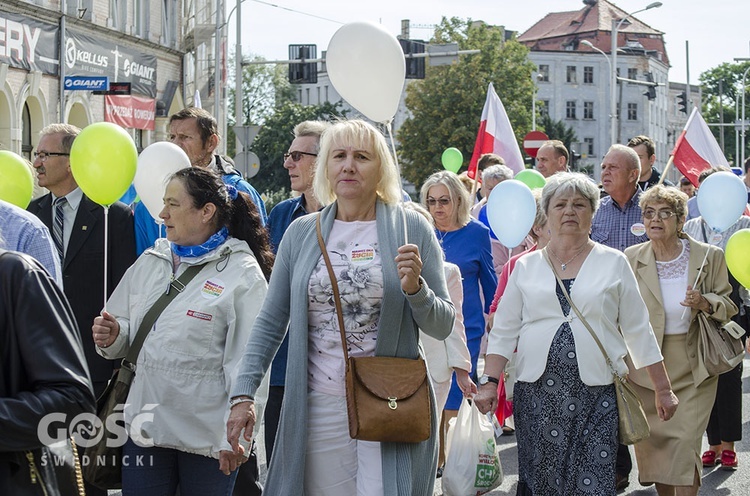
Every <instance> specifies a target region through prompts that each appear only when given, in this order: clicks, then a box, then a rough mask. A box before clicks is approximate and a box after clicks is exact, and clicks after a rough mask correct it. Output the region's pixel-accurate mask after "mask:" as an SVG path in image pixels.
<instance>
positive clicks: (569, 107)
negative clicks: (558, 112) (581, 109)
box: [565, 100, 576, 119]
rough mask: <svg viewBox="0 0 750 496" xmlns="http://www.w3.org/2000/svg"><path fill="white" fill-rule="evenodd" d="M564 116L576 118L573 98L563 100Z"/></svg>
mask: <svg viewBox="0 0 750 496" xmlns="http://www.w3.org/2000/svg"><path fill="white" fill-rule="evenodd" d="M565 118H566V119H575V118H576V102H575V100H568V101H567V102H565Z"/></svg>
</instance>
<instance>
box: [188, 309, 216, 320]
mask: <svg viewBox="0 0 750 496" xmlns="http://www.w3.org/2000/svg"><path fill="white" fill-rule="evenodd" d="M187 315H188V317H195V318H196V319H201V320H207V321H209V322H210V321H211V319H213V318H214V316H213V315H211V314H210V313H203V312H199V311H197V310H188V311H187Z"/></svg>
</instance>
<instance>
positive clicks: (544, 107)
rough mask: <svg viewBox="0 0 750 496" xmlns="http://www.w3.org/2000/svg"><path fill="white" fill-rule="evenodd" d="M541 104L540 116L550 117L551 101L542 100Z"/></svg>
mask: <svg viewBox="0 0 750 496" xmlns="http://www.w3.org/2000/svg"><path fill="white" fill-rule="evenodd" d="M539 103H540V105H539V115H549V100H541V101H540V102H539Z"/></svg>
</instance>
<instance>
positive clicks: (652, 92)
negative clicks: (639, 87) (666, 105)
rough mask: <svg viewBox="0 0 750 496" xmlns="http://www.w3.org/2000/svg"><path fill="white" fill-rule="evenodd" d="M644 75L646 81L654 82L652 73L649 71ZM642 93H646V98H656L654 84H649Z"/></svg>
mask: <svg viewBox="0 0 750 496" xmlns="http://www.w3.org/2000/svg"><path fill="white" fill-rule="evenodd" d="M645 75H646V81H648V82H649V83H653V82H654V76H653V74H651V73H650V72H647V73H646V74H645ZM644 95H646V98H648V99H649V100H656V85H654V86H649V87H648V88H647V89H646V92H645V93H644Z"/></svg>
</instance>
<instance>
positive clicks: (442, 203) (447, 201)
mask: <svg viewBox="0 0 750 496" xmlns="http://www.w3.org/2000/svg"><path fill="white" fill-rule="evenodd" d="M450 203H451V199H450V198H438V199H435V198H427V206H428V207H434V206H435V205H437V204H440V206H441V207H447V206H448V205H450Z"/></svg>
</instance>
